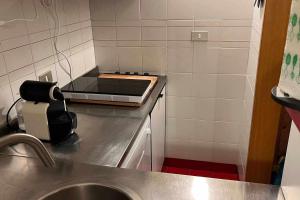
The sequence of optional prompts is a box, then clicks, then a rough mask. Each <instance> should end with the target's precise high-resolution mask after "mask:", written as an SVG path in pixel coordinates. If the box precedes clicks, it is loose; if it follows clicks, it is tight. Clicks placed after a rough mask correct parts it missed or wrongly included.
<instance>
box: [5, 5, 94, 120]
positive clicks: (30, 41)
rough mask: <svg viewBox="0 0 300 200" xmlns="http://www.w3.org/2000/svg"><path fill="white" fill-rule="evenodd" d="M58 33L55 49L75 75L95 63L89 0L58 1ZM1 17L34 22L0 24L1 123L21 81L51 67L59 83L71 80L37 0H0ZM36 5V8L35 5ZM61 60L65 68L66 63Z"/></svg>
mask: <svg viewBox="0 0 300 200" xmlns="http://www.w3.org/2000/svg"><path fill="white" fill-rule="evenodd" d="M57 2H58V5H57V10H58V18H59V21H60V25H61V26H60V33H59V36H58V43H57V45H58V49H59V50H60V51H62V52H64V54H66V55H67V57H68V59H69V61H70V63H71V66H72V71H73V77H74V78H75V77H78V76H79V75H81V74H83V73H84V72H86V71H87V70H89V69H91V68H93V67H94V66H95V58H94V46H93V37H92V28H91V21H90V9H89V0H60V1H57ZM0 3H1V6H0V20H11V19H16V18H29V19H30V18H34V17H35V15H36V14H35V7H36V10H37V13H38V18H37V20H34V21H33V22H25V21H16V22H12V23H9V24H6V25H4V26H0V88H1V94H0V109H1V114H2V116H1V118H0V121H1V122H2V121H3V120H4V119H3V117H4V115H6V112H7V109H8V107H9V106H10V105H11V104H12V103H13V101H14V100H16V99H17V98H18V97H19V94H18V93H19V86H20V85H21V84H22V82H23V81H24V80H37V79H38V76H39V75H41V74H43V73H45V72H47V71H49V70H51V72H52V76H53V78H54V80H55V81H58V83H59V85H60V86H63V85H65V84H66V83H68V82H69V81H70V79H69V76H68V75H67V74H66V73H65V72H64V71H63V70H62V69H61V68H60V67H59V65H58V62H57V61H58V60H57V57H56V56H55V51H54V47H53V35H54V34H53V32H54V31H53V30H54V25H53V21H52V19H51V18H50V16H49V15H48V14H47V12H46V10H45V9H44V8H43V7H42V6H41V4H40V0H34V3H33V1H29V0H2V1H1V2H0ZM34 6H35V7H34ZM60 60H61V61H60V63H61V64H62V65H63V66H64V67H65V68H66V69H68V66H67V62H66V60H65V59H64V58H63V57H60Z"/></svg>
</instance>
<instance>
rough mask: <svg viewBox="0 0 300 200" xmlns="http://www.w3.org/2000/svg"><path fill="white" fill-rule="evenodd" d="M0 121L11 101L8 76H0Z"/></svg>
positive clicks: (3, 117) (2, 119)
mask: <svg viewBox="0 0 300 200" xmlns="http://www.w3.org/2000/svg"><path fill="white" fill-rule="evenodd" d="M0 89H1V92H0V112H1V113H0V114H1V115H0V121H4V119H5V117H6V113H7V111H8V108H9V107H10V106H11V105H12V103H13V97H12V93H11V88H10V84H9V80H8V76H1V77H0Z"/></svg>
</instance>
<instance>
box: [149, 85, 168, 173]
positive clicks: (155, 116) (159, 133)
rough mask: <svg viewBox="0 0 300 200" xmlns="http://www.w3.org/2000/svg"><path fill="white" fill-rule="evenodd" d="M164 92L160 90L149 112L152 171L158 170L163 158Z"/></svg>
mask: <svg viewBox="0 0 300 200" xmlns="http://www.w3.org/2000/svg"><path fill="white" fill-rule="evenodd" d="M165 96H166V92H165V88H164V89H163V90H162V92H161V94H160V96H159V98H158V99H157V102H156V104H155V106H154V108H153V110H152V112H151V131H152V134H151V139H152V171H155V172H160V171H161V169H162V166H163V163H164V159H165V136H166V97H165Z"/></svg>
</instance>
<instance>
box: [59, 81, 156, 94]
mask: <svg viewBox="0 0 300 200" xmlns="http://www.w3.org/2000/svg"><path fill="white" fill-rule="evenodd" d="M150 83H151V81H150V80H135V79H134V80H133V79H117V78H97V77H79V78H77V79H75V80H74V81H72V82H71V83H69V84H67V85H66V86H64V87H63V88H62V89H61V90H62V92H74V93H92V94H108V95H127V96H143V94H144V92H145V91H146V90H147V88H148V86H149V85H150Z"/></svg>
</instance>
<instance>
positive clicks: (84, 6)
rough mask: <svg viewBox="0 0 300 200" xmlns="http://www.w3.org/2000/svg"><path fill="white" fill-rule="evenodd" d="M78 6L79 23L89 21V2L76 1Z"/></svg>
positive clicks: (87, 0)
mask: <svg viewBox="0 0 300 200" xmlns="http://www.w3.org/2000/svg"><path fill="white" fill-rule="evenodd" d="M77 1H78V4H79V17H80V21H84V20H89V19H90V18H91V14H90V1H89V0H77Z"/></svg>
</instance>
